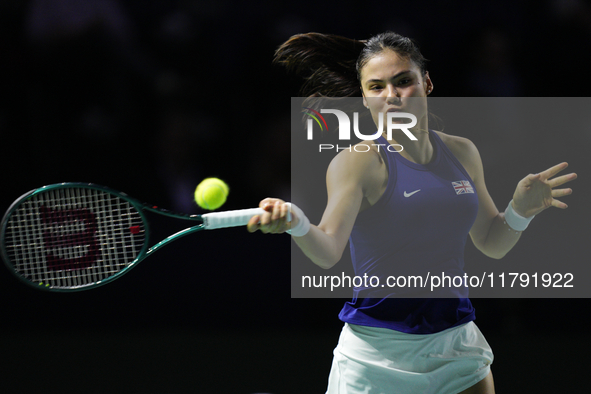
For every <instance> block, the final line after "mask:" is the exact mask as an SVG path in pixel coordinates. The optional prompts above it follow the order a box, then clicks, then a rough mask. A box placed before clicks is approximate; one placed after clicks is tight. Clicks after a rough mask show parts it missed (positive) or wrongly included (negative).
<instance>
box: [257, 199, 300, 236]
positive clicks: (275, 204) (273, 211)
mask: <svg viewBox="0 0 591 394" xmlns="http://www.w3.org/2000/svg"><path fill="white" fill-rule="evenodd" d="M259 207H260V208H262V209H263V210H265V213H264V214H262V215H256V216H253V217H252V218H251V219H250V220H249V221H248V224H247V225H246V229H247V230H248V232H250V233H254V232H255V231H257V230H260V231H262V232H263V233H265V234H281V233H284V232H286V231H287V230H289V229H290V228H291V226H292V222H288V221H287V215H288V212H289V205H287V204H286V203H285V201H283V200H281V199H278V198H265V199H264V200H262V201H261V202H260V203H259ZM294 219H295V218H294ZM294 224H295V223H294Z"/></svg>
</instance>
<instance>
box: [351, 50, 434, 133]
mask: <svg viewBox="0 0 591 394" xmlns="http://www.w3.org/2000/svg"><path fill="white" fill-rule="evenodd" d="M361 89H362V92H363V104H364V105H365V106H366V107H368V108H369V110H370V111H371V114H372V118H373V120H374V122H375V123H376V125H378V120H379V118H378V116H379V113H380V112H383V113H385V112H388V111H395V112H409V113H412V114H413V115H415V116H416V117H417V119H418V120H419V123H420V120H421V119H423V118H426V116H427V99H426V97H427V95H428V94H429V93H430V91H431V90H432V89H433V83H432V82H431V79H430V78H429V75H428V74H427V75H423V73H422V72H421V70H420V68H419V67H418V66H417V65H416V64H414V63H413V62H412V61H411V60H410V59H408V58H404V57H400V56H398V54H397V53H396V52H394V51H392V50H390V49H386V50H384V51H383V52H381V53H380V54H378V55H376V56H374V57H373V58H371V59H370V60H369V61H368V62H367V64H366V65H365V66H364V67H363V68H362V69H361ZM384 119H385V116H384ZM394 119H396V118H394ZM399 121H400V122H401V123H407V122H408V121H409V120H408V119H407V118H402V119H400V120H399Z"/></svg>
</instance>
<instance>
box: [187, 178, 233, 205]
mask: <svg viewBox="0 0 591 394" xmlns="http://www.w3.org/2000/svg"><path fill="white" fill-rule="evenodd" d="M229 192H230V188H229V187H228V185H227V184H226V182H224V181H222V180H221V179H218V178H205V179H204V180H203V181H201V183H200V184H199V185H197V188H196V189H195V202H197V205H199V206H200V207H201V208H203V209H207V210H210V211H213V210H214V209H218V208H219V207H221V206H222V205H224V203H225V202H226V197H228V193H229Z"/></svg>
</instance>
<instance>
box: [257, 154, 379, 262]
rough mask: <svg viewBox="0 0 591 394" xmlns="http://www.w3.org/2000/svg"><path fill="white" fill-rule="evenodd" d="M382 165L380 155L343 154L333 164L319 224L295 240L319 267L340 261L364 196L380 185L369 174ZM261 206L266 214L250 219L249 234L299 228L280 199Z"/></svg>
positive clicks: (297, 220) (294, 218)
mask: <svg viewBox="0 0 591 394" xmlns="http://www.w3.org/2000/svg"><path fill="white" fill-rule="evenodd" d="M381 165H382V163H381V159H380V158H379V154H378V153H377V152H354V151H353V152H349V151H342V152H341V153H340V154H338V155H337V156H336V157H335V158H334V159H333V161H332V162H331V164H330V166H329V168H328V171H327V175H326V184H327V191H328V202H327V206H326V209H325V211H324V214H323V216H322V220H321V221H320V224H318V225H317V226H315V225H311V226H310V230H309V231H308V232H307V233H306V234H305V235H302V236H296V235H295V234H294V237H293V239H294V241H295V242H296V244H297V245H298V246H299V247H300V248H301V249H302V251H303V252H304V254H305V255H306V256H307V257H308V258H310V259H311V260H312V261H313V262H314V263H315V264H316V265H318V266H320V267H322V268H326V269H328V268H330V267H332V266H334V265H335V264H336V263H337V262H338V261H339V260H340V259H341V256H342V254H343V251H344V250H345V247H346V245H347V241H348V239H349V236H350V235H351V230H352V229H353V224H354V223H355V219H356V218H357V214H358V213H359V210H360V208H361V204H362V202H363V199H364V196H365V195H366V193H367V191H368V190H370V189H371V188H373V187H375V185H376V184H378V183H379V179H377V178H376V176H374V175H368V174H379V173H380V171H379V169H380V168H379V167H380V166H381ZM260 207H261V208H263V209H264V210H265V211H266V213H265V214H264V215H262V216H260V217H259V216H255V217H253V218H252V219H251V220H250V222H249V223H248V226H247V228H248V231H250V232H254V231H257V230H260V231H262V232H264V233H282V232H285V231H287V230H288V229H289V228H295V227H297V226H298V223H299V221H300V219H301V218H299V217H298V215H297V212H294V211H292V216H293V217H292V222H291V223H288V222H287V210H288V208H287V205H286V203H285V202H284V201H282V200H279V199H274V198H267V199H264V200H262V201H261V203H260Z"/></svg>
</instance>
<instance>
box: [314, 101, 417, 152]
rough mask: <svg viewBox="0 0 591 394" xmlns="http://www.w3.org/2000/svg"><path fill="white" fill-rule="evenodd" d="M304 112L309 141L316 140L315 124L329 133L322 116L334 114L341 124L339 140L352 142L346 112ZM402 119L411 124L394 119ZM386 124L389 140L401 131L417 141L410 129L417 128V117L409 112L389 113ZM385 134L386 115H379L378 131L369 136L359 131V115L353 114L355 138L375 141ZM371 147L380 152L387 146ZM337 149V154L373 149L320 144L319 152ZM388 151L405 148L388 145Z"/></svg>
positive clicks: (323, 109)
mask: <svg viewBox="0 0 591 394" xmlns="http://www.w3.org/2000/svg"><path fill="white" fill-rule="evenodd" d="M302 112H303V113H304V114H306V115H307V116H308V117H309V118H308V120H307V121H306V126H307V139H308V140H313V139H314V122H316V124H317V125H318V127H319V128H320V131H324V130H325V129H326V131H328V124H327V122H326V120H325V119H324V116H322V114H333V115H335V116H336V117H337V121H338V122H339V123H338V124H339V126H338V130H339V140H340V141H350V140H351V120H350V119H349V115H347V113H345V112H344V111H341V110H339V109H328V108H322V109H320V112H318V111H316V110H314V109H312V108H308V107H304V108H303V110H302ZM401 118H405V119H409V120H410V122H408V123H398V122H395V121H394V119H401ZM385 123H386V125H385V126H386V135H387V139H388V140H391V139H392V132H393V130H401V131H402V132H403V133H404V134H405V135H406V136H407V137H408V138H409V139H410V140H411V141H416V140H417V137H415V136H414V135H413V134H412V133H411V132H410V131H409V129H410V128H412V127H414V126H416V124H417V117H416V116H415V115H413V114H411V113H408V112H387V113H386V122H385ZM383 132H384V113H383V112H380V113H379V115H378V129H377V131H376V132H375V133H374V134H369V135H366V134H362V133H361V131H359V113H358V112H353V133H354V134H355V137H357V138H359V139H360V140H375V139H377V138H378V137H379V136H380V135H382V133H383ZM371 145H372V146H377V147H378V150H379V149H380V146H382V145H385V144H371ZM397 147H399V149H396V148H397ZM335 148H336V151H337V152H338V151H339V150H344V149H348V150H349V151H351V150H352V149H353V150H355V151H356V152H368V151H369V150H370V149H371V148H370V146H369V145H367V144H357V145H354V146H351V145H349V146H348V147H347V146H345V147H341V146H339V145H336V147H335V145H334V144H319V146H318V151H319V152H322V151H323V150H332V149H335ZM386 149H388V151H390V152H401V151H402V150H403V149H404V148H403V147H402V145H399V144H393V145H390V144H388V146H387V147H386Z"/></svg>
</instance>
